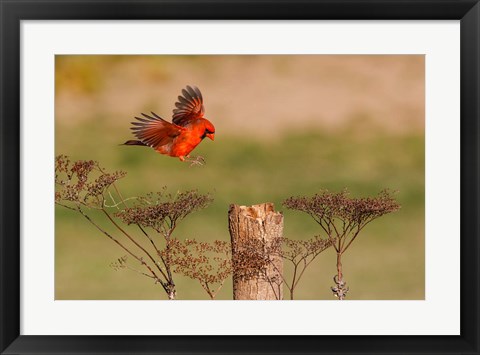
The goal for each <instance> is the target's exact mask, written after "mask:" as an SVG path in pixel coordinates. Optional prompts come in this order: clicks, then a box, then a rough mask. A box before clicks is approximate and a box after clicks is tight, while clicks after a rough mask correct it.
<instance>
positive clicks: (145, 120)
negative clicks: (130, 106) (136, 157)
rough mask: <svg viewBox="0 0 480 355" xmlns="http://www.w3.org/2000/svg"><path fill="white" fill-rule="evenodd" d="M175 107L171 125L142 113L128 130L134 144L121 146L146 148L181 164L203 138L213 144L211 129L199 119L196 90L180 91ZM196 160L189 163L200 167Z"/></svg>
mask: <svg viewBox="0 0 480 355" xmlns="http://www.w3.org/2000/svg"><path fill="white" fill-rule="evenodd" d="M175 106H176V109H174V110H173V116H172V123H170V122H167V121H165V120H164V119H163V118H161V117H160V116H157V115H156V114H155V113H153V112H152V116H149V115H146V114H144V113H142V116H143V117H135V118H136V119H137V121H135V122H132V125H133V127H132V128H131V130H133V134H134V135H135V137H137V138H138V140H129V141H127V142H125V143H124V144H126V145H141V146H148V147H151V148H153V149H155V150H156V151H157V152H159V153H160V154H164V155H169V156H171V157H178V158H179V159H180V160H181V161H185V160H186V159H185V158H190V155H189V154H190V152H191V151H192V150H193V149H195V147H196V146H197V145H198V144H199V143H200V142H201V141H202V140H203V138H205V137H208V138H210V139H211V140H212V141H213V140H214V138H215V127H214V126H213V124H212V123H211V122H210V121H209V120H207V119H206V118H205V117H204V116H203V115H204V113H205V108H204V107H203V97H202V93H201V92H200V90H199V89H198V88H197V87H196V86H194V87H193V88H192V87H190V86H187V87H186V88H185V89H183V90H182V96H179V97H178V101H177V102H176V103H175ZM198 158H201V157H198ZM198 158H197V160H196V161H193V162H196V163H201V161H198ZM201 160H203V158H201Z"/></svg>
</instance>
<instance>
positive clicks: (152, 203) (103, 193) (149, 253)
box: [55, 155, 218, 299]
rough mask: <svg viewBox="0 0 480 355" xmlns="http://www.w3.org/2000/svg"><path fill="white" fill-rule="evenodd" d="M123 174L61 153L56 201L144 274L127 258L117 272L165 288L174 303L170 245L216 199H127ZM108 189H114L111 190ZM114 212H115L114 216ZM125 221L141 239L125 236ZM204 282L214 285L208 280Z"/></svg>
mask: <svg viewBox="0 0 480 355" xmlns="http://www.w3.org/2000/svg"><path fill="white" fill-rule="evenodd" d="M123 176H125V173H124V172H122V171H117V172H114V173H107V172H105V171H104V170H103V169H102V168H101V167H100V165H99V164H98V163H97V162H96V161H93V160H85V161H84V160H79V161H76V162H73V163H72V162H70V160H69V159H68V157H66V156H63V155H59V156H57V158H56V161H55V184H56V191H55V202H56V204H58V205H60V206H62V207H65V208H68V209H71V210H73V211H75V212H78V213H80V214H81V215H82V216H83V217H84V218H85V219H86V220H88V222H89V223H91V224H92V225H93V226H95V227H96V228H97V229H98V230H99V231H100V232H101V233H103V234H104V235H105V236H107V237H108V238H109V239H111V240H112V241H113V242H115V243H116V244H117V245H118V246H119V247H120V248H122V249H123V250H124V251H125V252H127V254H128V256H129V257H133V259H135V260H136V262H137V263H138V264H139V265H140V266H141V267H142V270H137V269H135V268H133V267H130V266H129V265H128V262H127V256H124V257H121V258H119V259H117V260H116V261H115V262H114V263H112V264H111V266H112V267H113V268H114V269H115V270H119V269H129V270H132V271H135V272H137V273H139V274H141V275H144V276H147V277H149V278H151V279H152V280H154V282H155V283H158V284H160V285H161V286H162V288H163V289H164V291H165V292H166V293H167V295H168V298H169V299H175V297H176V293H177V291H176V287H175V282H174V279H173V271H172V267H173V266H172V262H173V261H172V260H173V259H172V256H171V255H170V252H171V248H170V246H171V245H172V241H175V239H173V237H172V233H173V231H174V230H175V227H176V225H177V223H178V222H179V221H181V220H183V219H184V218H185V217H186V216H187V215H189V214H190V213H192V212H195V211H197V210H199V209H202V208H205V207H207V206H208V204H209V203H210V202H211V201H212V198H211V197H210V196H209V195H202V194H199V193H198V192H197V191H187V192H179V193H177V194H168V193H166V192H165V189H164V191H163V192H159V193H157V194H149V195H147V196H146V197H144V198H137V197H131V198H128V199H124V198H123V197H122V195H121V194H120V191H119V189H118V188H117V186H116V185H115V182H116V181H117V180H119V179H120V178H122V177H123ZM110 187H112V188H113V189H112V191H110ZM107 194H108V195H107ZM107 198H108V199H109V200H111V201H112V203H113V204H112V205H108V204H107V203H106V201H107ZM131 199H134V200H136V201H138V202H137V206H134V207H129V206H128V205H127V201H128V200H131ZM91 208H94V209H96V210H99V211H101V212H103V216H104V217H105V219H106V220H107V221H108V222H109V223H111V225H113V227H114V228H115V229H114V231H113V232H110V231H109V230H107V229H105V228H104V227H102V224H101V223H98V222H97V219H98V218H99V216H98V214H97V215H95V218H94V217H93V216H92V215H91V214H90V211H89V210H90V209H91ZM112 208H114V211H115V212H116V213H115V214H113V213H112V211H111V210H112ZM122 208H123V209H122ZM115 217H118V218H119V219H120V220H118V219H116V218H115ZM121 221H123V222H124V223H126V224H128V225H130V224H136V225H137V226H138V228H139V230H140V232H141V233H139V234H140V236H137V235H135V234H134V233H132V232H127V230H126V229H124V228H123V227H122V226H121ZM144 227H151V228H153V229H154V230H155V231H156V232H158V233H159V234H160V236H162V237H163V242H164V249H162V248H161V247H160V244H159V241H158V240H156V239H157V238H155V239H154V238H153V237H152V236H151V235H150V234H149V233H147V231H146V230H145V229H144ZM125 238H126V240H125ZM140 238H147V240H148V242H149V247H146V246H144V245H143V244H144V243H141V242H140ZM160 242H162V241H161V240H160ZM217 248H218V246H217ZM206 280H207V282H210V279H208V278H206Z"/></svg>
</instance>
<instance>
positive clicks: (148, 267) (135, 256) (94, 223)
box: [62, 205, 167, 292]
mask: <svg viewBox="0 0 480 355" xmlns="http://www.w3.org/2000/svg"><path fill="white" fill-rule="evenodd" d="M62 206H64V205H62ZM64 207H67V208H70V209H73V208H71V207H68V206H64ZM76 211H78V212H79V213H80V214H81V215H82V216H83V217H84V218H85V219H86V220H87V221H89V222H90V223H91V224H92V225H93V226H95V228H97V229H98V230H99V231H100V232H102V233H103V234H104V235H106V236H107V237H108V238H110V239H111V240H112V241H114V242H115V243H116V244H117V245H119V246H120V247H121V248H122V249H123V250H125V251H126V252H127V253H128V254H129V255H131V256H132V257H133V258H135V259H136V260H137V261H139V262H140V264H142V265H143V266H145V267H146V268H147V269H148V271H149V272H150V273H151V274H152V278H154V279H155V281H156V282H158V283H159V284H161V285H162V287H163V289H164V290H165V291H166V292H167V288H166V285H165V283H164V282H163V281H162V280H161V279H160V278H159V277H158V276H157V274H156V273H155V272H154V271H153V270H152V268H151V267H150V265H148V264H147V263H146V262H145V260H143V258H141V257H139V256H137V255H136V254H134V253H133V252H132V251H130V249H128V248H127V247H126V246H125V245H123V244H122V243H121V242H120V241H119V240H118V239H116V238H115V237H113V236H112V235H111V234H110V233H108V232H107V231H106V230H104V229H103V228H102V227H100V225H98V224H97V223H96V222H95V221H94V220H93V219H92V218H90V216H89V215H88V214H86V213H85V212H84V211H83V210H82V209H81V208H80V206H77V209H76Z"/></svg>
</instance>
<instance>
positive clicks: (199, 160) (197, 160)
mask: <svg viewBox="0 0 480 355" xmlns="http://www.w3.org/2000/svg"><path fill="white" fill-rule="evenodd" d="M186 161H187V162H189V163H190V166H196V165H198V166H203V165H205V164H206V161H205V158H204V157H202V156H200V155H199V156H196V157H188V159H186Z"/></svg>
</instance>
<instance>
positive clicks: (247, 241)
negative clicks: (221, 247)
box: [228, 203, 283, 300]
mask: <svg viewBox="0 0 480 355" xmlns="http://www.w3.org/2000/svg"><path fill="white" fill-rule="evenodd" d="M228 226H229V230H230V237H231V241H232V258H233V265H234V271H233V299H234V300H282V299H283V281H282V280H283V279H282V273H283V260H282V258H281V257H280V256H278V255H275V254H270V255H268V253H271V251H272V248H273V249H274V248H275V247H276V246H277V247H278V246H279V243H278V242H279V241H281V238H282V237H283V215H282V213H280V212H275V210H274V206H273V203H262V204H259V205H253V206H250V207H248V206H238V205H230V210H229V211H228Z"/></svg>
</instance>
